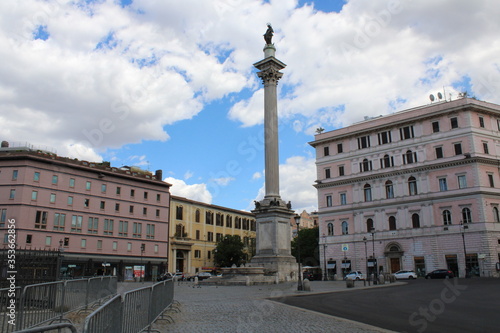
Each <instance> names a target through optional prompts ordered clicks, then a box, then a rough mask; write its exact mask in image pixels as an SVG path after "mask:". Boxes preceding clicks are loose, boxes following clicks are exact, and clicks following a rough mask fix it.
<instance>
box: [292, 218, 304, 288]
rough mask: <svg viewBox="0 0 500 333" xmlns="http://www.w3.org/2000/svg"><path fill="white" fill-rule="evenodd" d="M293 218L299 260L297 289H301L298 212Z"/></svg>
mask: <svg viewBox="0 0 500 333" xmlns="http://www.w3.org/2000/svg"><path fill="white" fill-rule="evenodd" d="M293 218H294V219H295V224H296V225H297V257H298V258H297V261H298V262H299V280H298V285H297V290H302V289H303V288H302V269H301V266H300V236H299V231H300V216H299V214H295V216H294V217H293Z"/></svg>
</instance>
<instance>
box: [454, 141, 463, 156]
mask: <svg viewBox="0 0 500 333" xmlns="http://www.w3.org/2000/svg"><path fill="white" fill-rule="evenodd" d="M453 147H454V148H455V155H462V144H461V143H454V144H453Z"/></svg>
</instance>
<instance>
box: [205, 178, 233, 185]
mask: <svg viewBox="0 0 500 333" xmlns="http://www.w3.org/2000/svg"><path fill="white" fill-rule="evenodd" d="M234 180H235V178H233V177H221V178H214V179H211V180H210V182H212V183H214V184H216V185H218V186H227V185H228V184H229V183H230V182H232V181H234Z"/></svg>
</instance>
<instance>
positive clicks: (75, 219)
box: [71, 215, 83, 232]
mask: <svg viewBox="0 0 500 333" xmlns="http://www.w3.org/2000/svg"><path fill="white" fill-rule="evenodd" d="M82 222H83V216H80V215H73V216H72V217H71V231H74V232H82Z"/></svg>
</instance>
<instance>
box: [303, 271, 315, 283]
mask: <svg viewBox="0 0 500 333" xmlns="http://www.w3.org/2000/svg"><path fill="white" fill-rule="evenodd" d="M302 279H304V280H305V279H308V280H309V281H312V280H314V275H313V273H311V272H304V273H302Z"/></svg>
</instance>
